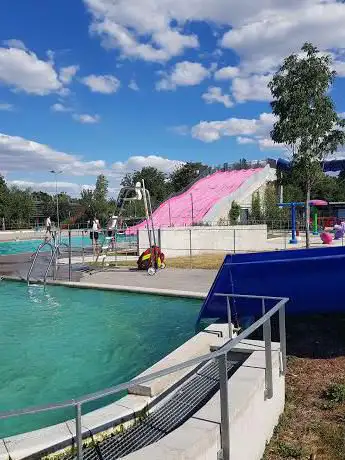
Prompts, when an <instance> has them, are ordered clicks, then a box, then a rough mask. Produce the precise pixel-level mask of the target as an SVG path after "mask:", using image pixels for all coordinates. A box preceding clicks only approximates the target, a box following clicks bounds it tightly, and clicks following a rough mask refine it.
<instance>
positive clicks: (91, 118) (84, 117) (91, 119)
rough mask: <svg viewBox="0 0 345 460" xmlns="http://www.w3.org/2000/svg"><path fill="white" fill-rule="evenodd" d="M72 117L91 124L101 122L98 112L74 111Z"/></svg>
mask: <svg viewBox="0 0 345 460" xmlns="http://www.w3.org/2000/svg"><path fill="white" fill-rule="evenodd" d="M72 118H73V120H75V121H78V122H79V123H83V124H89V125H92V124H95V123H99V122H100V120H101V117H100V116H99V115H97V114H96V115H90V114H88V113H82V114H79V113H74V114H73V115H72Z"/></svg>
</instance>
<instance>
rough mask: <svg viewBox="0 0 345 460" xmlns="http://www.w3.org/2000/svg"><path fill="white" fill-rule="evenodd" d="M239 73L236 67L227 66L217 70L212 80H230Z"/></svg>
mask: <svg viewBox="0 0 345 460" xmlns="http://www.w3.org/2000/svg"><path fill="white" fill-rule="evenodd" d="M239 73H240V69H239V68H238V67H233V66H227V67H222V68H221V69H218V70H217V72H215V74H214V78H215V79H216V80H231V79H232V78H234V77H237V76H238V75H239Z"/></svg>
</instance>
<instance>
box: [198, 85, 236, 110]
mask: <svg viewBox="0 0 345 460" xmlns="http://www.w3.org/2000/svg"><path fill="white" fill-rule="evenodd" d="M201 97H202V98H203V99H204V101H205V102H206V103H207V104H214V103H217V102H218V103H220V104H223V105H224V106H225V107H226V108H229V107H232V106H233V105H234V104H233V102H232V100H231V98H230V96H229V94H223V93H222V88H219V87H217V86H210V87H209V88H208V89H207V92H206V93H204V94H203V95H202V96H201Z"/></svg>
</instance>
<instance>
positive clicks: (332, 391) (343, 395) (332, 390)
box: [323, 383, 345, 403]
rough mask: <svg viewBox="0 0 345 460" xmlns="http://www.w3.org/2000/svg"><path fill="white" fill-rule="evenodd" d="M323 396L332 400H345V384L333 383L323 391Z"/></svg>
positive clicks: (338, 401) (340, 401)
mask: <svg viewBox="0 0 345 460" xmlns="http://www.w3.org/2000/svg"><path fill="white" fill-rule="evenodd" d="M323 397H324V398H325V399H327V400H328V401H332V402H337V403H342V402H345V384H343V383H333V384H332V385H330V386H329V387H328V388H327V389H326V390H325V391H324V392H323Z"/></svg>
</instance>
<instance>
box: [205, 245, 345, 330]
mask: <svg viewBox="0 0 345 460" xmlns="http://www.w3.org/2000/svg"><path fill="white" fill-rule="evenodd" d="M215 293H231V294H251V295H261V296H272V297H289V299H290V301H289V302H288V304H287V306H286V313H287V314H317V313H330V312H341V311H343V312H345V247H327V248H316V249H296V250H286V251H274V252H259V253H248V254H229V255H227V256H226V257H225V259H224V262H223V264H222V266H221V268H220V269H219V272H218V274H217V277H216V279H215V280H214V283H213V285H212V287H211V289H210V291H209V293H208V295H207V297H206V299H205V301H204V303H203V306H202V307H201V310H200V313H199V318H198V322H200V320H202V319H211V318H212V319H214V318H219V319H221V320H226V319H227V308H226V298H225V297H217V296H215ZM275 303H276V301H269V300H266V311H267V310H268V309H269V308H271V307H272V306H273V305H274V304H275ZM231 311H232V318H234V316H235V320H236V317H237V318H243V317H255V318H256V317H259V316H260V315H261V314H262V304H261V301H260V300H258V299H238V298H237V299H234V300H232V301H231Z"/></svg>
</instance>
